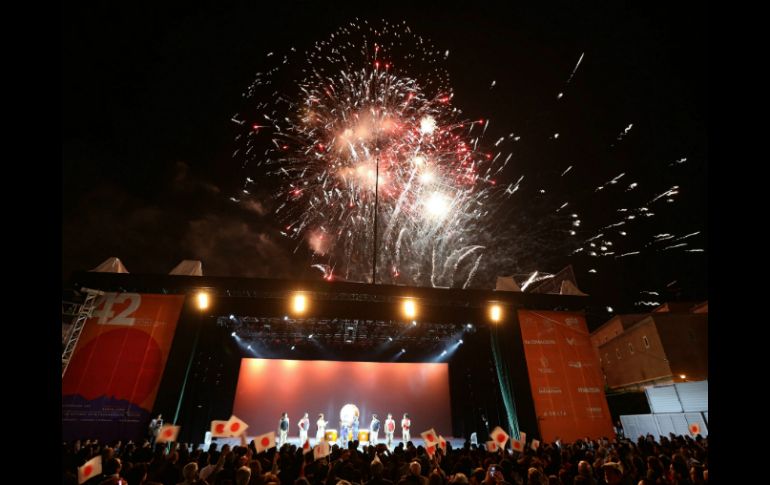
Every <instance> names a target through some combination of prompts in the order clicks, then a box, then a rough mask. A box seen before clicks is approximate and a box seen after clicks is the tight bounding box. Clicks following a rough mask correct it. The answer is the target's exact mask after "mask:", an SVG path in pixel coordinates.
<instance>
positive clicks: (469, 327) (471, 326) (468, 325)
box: [465, 323, 473, 330]
mask: <svg viewBox="0 0 770 485" xmlns="http://www.w3.org/2000/svg"><path fill="white" fill-rule="evenodd" d="M465 328H466V329H468V330H470V329H472V328H473V325H471V324H470V323H469V324H467V325H466V326H465Z"/></svg>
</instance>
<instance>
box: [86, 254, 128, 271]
mask: <svg viewBox="0 0 770 485" xmlns="http://www.w3.org/2000/svg"><path fill="white" fill-rule="evenodd" d="M91 271H92V272H94V273H128V270H127V269H126V267H125V266H123V263H122V262H121V261H120V260H119V259H118V258H115V257H112V258H107V259H105V260H104V262H103V263H102V264H100V265H99V266H97V267H96V268H94V269H92V270H91Z"/></svg>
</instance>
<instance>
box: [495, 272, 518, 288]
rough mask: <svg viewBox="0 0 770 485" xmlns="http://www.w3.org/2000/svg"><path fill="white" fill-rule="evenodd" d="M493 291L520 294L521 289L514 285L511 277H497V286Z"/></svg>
mask: <svg viewBox="0 0 770 485" xmlns="http://www.w3.org/2000/svg"><path fill="white" fill-rule="evenodd" d="M495 291H518V292H521V288H519V285H518V284H516V281H515V280H514V279H513V276H498V277H497V285H496V286H495Z"/></svg>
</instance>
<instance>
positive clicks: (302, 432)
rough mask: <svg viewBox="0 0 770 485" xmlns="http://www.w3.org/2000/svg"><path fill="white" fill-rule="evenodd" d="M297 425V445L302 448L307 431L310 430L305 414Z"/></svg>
mask: <svg viewBox="0 0 770 485" xmlns="http://www.w3.org/2000/svg"><path fill="white" fill-rule="evenodd" d="M297 425H298V426H299V445H300V446H302V445H304V444H305V441H307V430H309V429H310V420H309V419H308V417H307V413H305V415H304V416H302V419H300V420H299V423H297Z"/></svg>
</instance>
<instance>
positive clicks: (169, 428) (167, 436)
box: [155, 424, 182, 443]
mask: <svg viewBox="0 0 770 485" xmlns="http://www.w3.org/2000/svg"><path fill="white" fill-rule="evenodd" d="M180 429H182V427H181V426H174V425H173V424H164V425H163V427H162V428H160V431H158V438H157V439H156V440H155V441H156V442H157V443H171V442H172V441H176V438H177V436H179V430H180Z"/></svg>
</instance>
